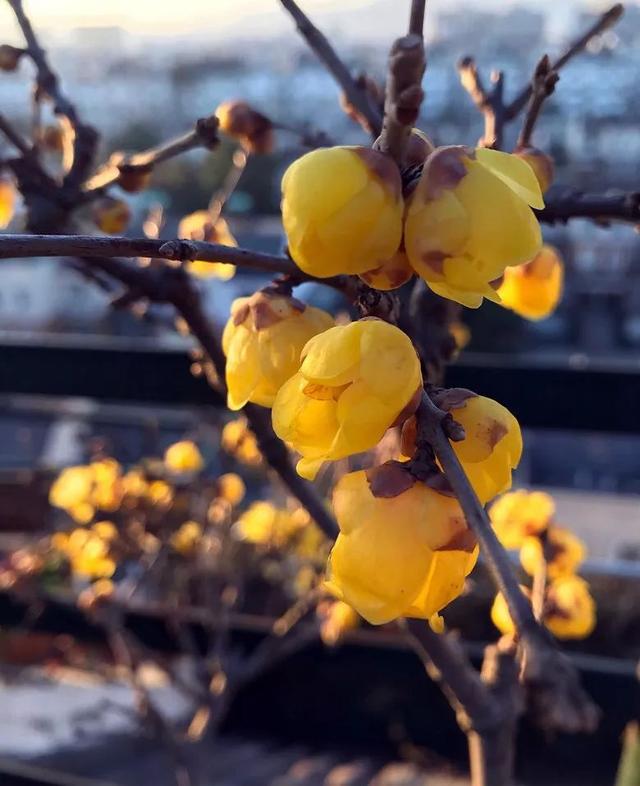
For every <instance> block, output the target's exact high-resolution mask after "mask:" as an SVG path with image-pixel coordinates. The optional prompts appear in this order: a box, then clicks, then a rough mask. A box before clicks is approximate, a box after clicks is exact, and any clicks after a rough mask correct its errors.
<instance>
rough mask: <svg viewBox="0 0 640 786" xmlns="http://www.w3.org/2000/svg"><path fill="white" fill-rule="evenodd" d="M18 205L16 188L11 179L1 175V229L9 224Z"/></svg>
mask: <svg viewBox="0 0 640 786" xmlns="http://www.w3.org/2000/svg"><path fill="white" fill-rule="evenodd" d="M15 207H16V189H15V186H14V185H13V183H12V182H11V180H8V179H7V178H4V177H0V229H5V228H6V227H7V226H9V222H10V221H11V219H12V218H13V213H14V211H15Z"/></svg>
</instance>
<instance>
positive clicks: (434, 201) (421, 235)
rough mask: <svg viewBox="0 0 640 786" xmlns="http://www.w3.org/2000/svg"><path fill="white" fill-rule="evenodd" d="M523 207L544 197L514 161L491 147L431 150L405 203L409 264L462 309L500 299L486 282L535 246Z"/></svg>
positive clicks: (537, 238)
mask: <svg viewBox="0 0 640 786" xmlns="http://www.w3.org/2000/svg"><path fill="white" fill-rule="evenodd" d="M530 205H531V207H535V208H542V207H544V202H543V200H542V195H541V193H540V186H539V184H538V181H537V179H536V177H535V175H534V173H533V171H532V169H531V167H530V166H529V165H528V164H527V163H525V162H524V161H522V160H521V159H519V158H517V157H516V156H514V155H511V154H509V153H503V152H500V151H498V150H488V149H481V148H480V149H477V150H475V151H473V150H471V149H470V148H465V147H443V148H438V149H437V150H435V152H434V153H432V154H431V155H430V156H429V158H428V159H427V161H426V163H425V166H424V170H423V172H422V175H421V177H420V180H419V181H418V184H417V185H416V188H415V190H414V191H413V193H412V195H411V197H410V200H409V203H408V208H407V214H406V219H405V235H404V241H405V248H406V252H407V256H408V257H409V262H410V263H411V265H412V266H413V268H414V270H415V271H416V273H418V274H419V275H420V276H422V278H423V279H424V280H425V281H426V282H427V284H428V285H429V286H430V287H431V289H432V290H433V291H434V292H435V293H436V294H438V295H442V296H443V297H447V298H449V299H451V300H455V301H457V302H458V303H462V304H463V305H465V306H469V307H470V308H477V307H478V306H479V305H480V304H481V303H482V299H483V297H486V298H489V299H490V300H493V301H495V302H500V298H499V296H498V295H497V294H496V292H495V290H494V286H493V285H494V282H495V281H496V280H497V279H499V278H500V276H501V275H502V274H503V273H504V270H505V268H506V267H508V266H510V265H519V264H521V263H522V262H526V261H527V260H529V259H531V258H532V257H534V256H535V255H536V254H537V253H538V251H539V250H540V247H541V245H542V237H541V234H540V226H539V224H538V221H537V219H536V217H535V215H534V213H533V211H532V210H531V208H530V207H529V206H530Z"/></svg>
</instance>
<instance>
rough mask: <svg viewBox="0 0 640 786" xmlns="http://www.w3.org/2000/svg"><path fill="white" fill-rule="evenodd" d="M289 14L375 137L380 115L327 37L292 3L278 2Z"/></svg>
mask: <svg viewBox="0 0 640 786" xmlns="http://www.w3.org/2000/svg"><path fill="white" fill-rule="evenodd" d="M280 2H281V3H282V5H283V7H284V8H285V9H286V10H287V11H288V12H289V14H291V16H292V17H293V20H294V21H295V23H296V27H297V28H298V30H299V32H300V34H301V35H302V36H303V37H304V39H305V40H306V42H307V44H309V46H310V48H311V49H312V50H313V51H314V52H315V54H316V55H317V56H318V58H319V59H320V60H321V62H322V63H323V64H324V66H325V67H326V68H327V70H328V71H329V73H330V74H331V75H332V76H333V78H334V79H335V80H336V82H337V83H338V84H339V85H340V87H341V88H342V90H343V91H344V93H345V94H346V96H347V98H348V100H349V101H350V103H351V104H352V105H353V106H354V107H355V108H356V109H357V110H358V112H360V114H361V115H363V117H365V118H366V120H367V123H368V124H369V126H370V128H371V133H372V134H373V136H374V137H377V136H378V134H379V133H380V131H381V129H382V115H381V114H380V110H379V109H378V107H377V106H375V104H374V103H373V101H372V100H371V98H370V96H369V95H368V94H367V93H366V92H365V91H363V90H361V89H360V88H359V87H358V85H357V84H356V81H355V79H354V78H353V76H352V74H351V72H350V71H349V69H348V68H347V66H346V65H345V64H344V63H343V61H342V60H341V59H340V57H339V55H338V54H337V53H336V51H335V49H334V48H333V47H332V46H331V44H330V43H329V41H328V39H327V37H326V36H325V35H324V34H323V33H322V32H321V31H320V30H318V28H317V27H316V26H315V25H314V24H313V23H312V22H311V20H310V19H309V17H308V16H307V15H306V14H305V13H304V12H303V11H302V9H301V8H300V7H299V6H298V4H297V3H295V2H294V0H280Z"/></svg>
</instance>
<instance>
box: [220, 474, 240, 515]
mask: <svg viewBox="0 0 640 786" xmlns="http://www.w3.org/2000/svg"><path fill="white" fill-rule="evenodd" d="M216 492H217V494H218V496H219V497H222V499H224V500H226V501H227V502H228V503H229V504H230V505H233V506H234V507H235V506H236V505H239V504H240V503H241V502H242V500H243V499H244V495H245V494H246V492H247V489H246V486H245V485H244V480H242V478H241V477H240V475H236V473H235V472H227V473H225V474H224V475H220V477H219V478H218V480H217V483H216Z"/></svg>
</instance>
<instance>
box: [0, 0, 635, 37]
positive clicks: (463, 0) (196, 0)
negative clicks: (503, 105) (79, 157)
mask: <svg viewBox="0 0 640 786" xmlns="http://www.w3.org/2000/svg"><path fill="white" fill-rule="evenodd" d="M465 4H466V5H470V6H472V7H475V8H478V9H485V8H486V9H487V10H496V11H498V10H507V9H508V8H509V7H512V6H515V5H525V6H529V7H531V8H533V9H539V10H544V11H545V12H548V13H553V14H554V16H555V15H558V14H565V13H572V12H575V10H576V9H600V8H602V7H603V6H605V5H608V2H607V0H572V2H571V3H565V4H562V9H561V10H559V7H558V3H557V2H555V1H554V0H535V2H534V0H434V2H433V3H432V6H431V10H432V12H433V13H439V12H442V11H446V10H448V9H450V8H451V7H452V6H462V5H465ZM631 4H634V3H631ZM635 4H637V2H636V3H635ZM25 5H26V8H27V11H28V12H29V13H30V14H32V15H33V17H34V18H35V19H37V20H38V24H39V25H40V26H41V27H42V28H46V29H50V30H53V31H56V32H64V31H67V30H69V29H70V28H74V27H87V26H89V27H94V26H117V27H122V28H124V29H125V30H128V31H133V32H143V31H145V32H148V33H152V34H167V33H174V34H184V33H192V32H195V31H197V30H201V29H202V27H203V26H206V27H211V28H212V29H213V30H214V35H224V34H225V33H228V34H230V35H231V34H233V35H237V34H241V33H242V32H247V33H248V34H249V35H251V34H252V33H253V32H254V29H255V32H258V31H259V30H260V29H261V28H263V26H264V25H265V24H266V25H273V26H275V27H276V28H277V29H278V30H279V29H282V30H283V31H284V30H286V24H287V19H286V18H285V15H284V14H283V12H282V9H281V8H280V7H279V3H278V2H277V0H216V2H214V3H211V0H181V2H180V3H172V2H167V3H162V4H159V3H157V0H136V2H135V3H131V2H130V0H111V2H110V3H109V10H108V11H105V5H104V4H103V3H101V2H96V0H93V1H92V0H58V2H57V3H56V4H55V11H52V10H51V9H52V6H51V3H50V0H27V2H26V3H25ZM302 6H303V8H304V9H305V10H306V11H308V12H309V13H310V14H312V15H313V17H314V18H315V19H318V20H319V21H323V20H327V21H331V20H332V19H335V17H336V14H338V13H339V12H340V11H341V10H345V11H352V12H353V11H354V10H355V11H359V10H362V11H366V10H367V7H374V6H375V8H376V10H379V9H380V6H381V4H380V2H379V0H306V2H303V3H302ZM405 6H406V8H405ZM408 7H409V0H401V2H400V3H398V0H389V9H388V13H387V14H385V15H384V18H381V19H380V20H379V26H380V32H382V31H383V30H384V29H386V27H387V23H388V21H389V18H391V19H393V18H394V17H396V18H397V19H398V22H400V21H401V19H402V18H403V17H404V15H405V11H407V9H408ZM5 13H6V12H5ZM6 24H7V26H8V24H10V23H6ZM4 25H5V23H4V22H3V26H4ZM369 27H370V28H372V29H374V28H375V24H374V25H372V24H371V20H369Z"/></svg>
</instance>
